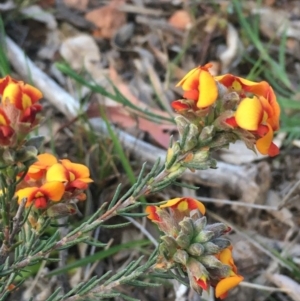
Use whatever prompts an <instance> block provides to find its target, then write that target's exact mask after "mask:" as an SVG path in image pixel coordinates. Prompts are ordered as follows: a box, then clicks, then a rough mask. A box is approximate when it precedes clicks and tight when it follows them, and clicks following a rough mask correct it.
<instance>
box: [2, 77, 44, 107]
mask: <svg viewBox="0 0 300 301" xmlns="http://www.w3.org/2000/svg"><path fill="white" fill-rule="evenodd" d="M0 95H2V103H3V105H4V106H5V104H6V103H7V102H8V103H12V104H14V105H15V107H16V108H17V109H19V110H21V111H23V110H25V109H27V108H29V107H30V106H32V105H33V104H34V103H36V102H37V101H38V100H40V99H41V98H42V97H43V94H42V93H41V91H40V90H38V89H37V88H35V87H33V86H31V85H28V84H25V83H24V82H23V81H17V80H15V79H13V78H11V77H10V76H6V77H5V78H2V79H0Z"/></svg>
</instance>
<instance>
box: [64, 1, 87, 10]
mask: <svg viewBox="0 0 300 301" xmlns="http://www.w3.org/2000/svg"><path fill="white" fill-rule="evenodd" d="M63 3H64V5H66V6H68V7H70V8H74V9H77V10H82V11H84V10H86V8H87V6H88V4H89V0H63Z"/></svg>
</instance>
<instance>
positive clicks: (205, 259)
mask: <svg viewBox="0 0 300 301" xmlns="http://www.w3.org/2000/svg"><path fill="white" fill-rule="evenodd" d="M199 260H200V261H201V263H202V264H203V265H204V266H205V267H206V268H209V269H219V268H222V267H223V264H222V263H221V262H220V261H219V260H218V259H217V258H216V257H215V256H213V255H205V256H201V258H200V259H199Z"/></svg>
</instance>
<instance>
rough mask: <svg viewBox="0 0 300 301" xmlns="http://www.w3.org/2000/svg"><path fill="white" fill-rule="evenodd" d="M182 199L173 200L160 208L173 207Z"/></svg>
mask: <svg viewBox="0 0 300 301" xmlns="http://www.w3.org/2000/svg"><path fill="white" fill-rule="evenodd" d="M181 200H182V198H175V199H171V200H169V201H167V202H166V203H165V204H163V205H160V206H159V207H160V208H167V207H173V206H175V205H176V204H177V203H178V202H180V201H181Z"/></svg>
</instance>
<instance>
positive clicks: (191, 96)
mask: <svg viewBox="0 0 300 301" xmlns="http://www.w3.org/2000/svg"><path fill="white" fill-rule="evenodd" d="M210 67H211V65H210V64H207V65H205V66H202V67H201V66H199V67H197V68H195V69H193V70H191V71H190V72H189V73H188V74H187V75H186V76H185V77H184V78H183V79H182V80H181V81H180V82H179V83H178V84H177V86H181V87H182V89H183V90H184V94H183V97H184V98H183V99H180V100H176V101H174V102H173V103H172V107H173V108H174V109H175V110H176V111H177V112H178V113H179V114H181V115H183V116H185V117H186V118H187V119H188V120H190V121H191V122H192V123H194V124H195V125H197V126H198V128H199V131H200V132H201V130H202V129H203V128H204V127H205V126H206V127H207V126H212V127H213V130H214V131H215V132H217V133H220V132H227V133H228V132H231V133H234V134H235V136H236V139H242V140H244V141H245V143H246V145H247V147H249V148H250V149H254V145H255V146H256V148H257V150H258V151H259V152H260V153H261V154H263V155H269V156H276V155H277V154H278V153H279V149H278V147H277V146H276V145H275V144H274V143H273V142H272V140H273V136H274V131H277V130H278V129H279V116H280V107H279V105H278V103H277V101H276V96H275V94H274V91H273V89H272V87H271V86H270V85H269V84H268V83H267V82H265V81H261V82H252V81H249V80H246V79H244V78H241V77H236V76H234V75H232V74H225V75H221V76H216V77H213V76H212V75H211V74H210V72H209V68H210ZM227 138H228V137H227ZM227 140H228V139H227ZM228 142H229V143H230V142H234V139H231V141H228Z"/></svg>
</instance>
